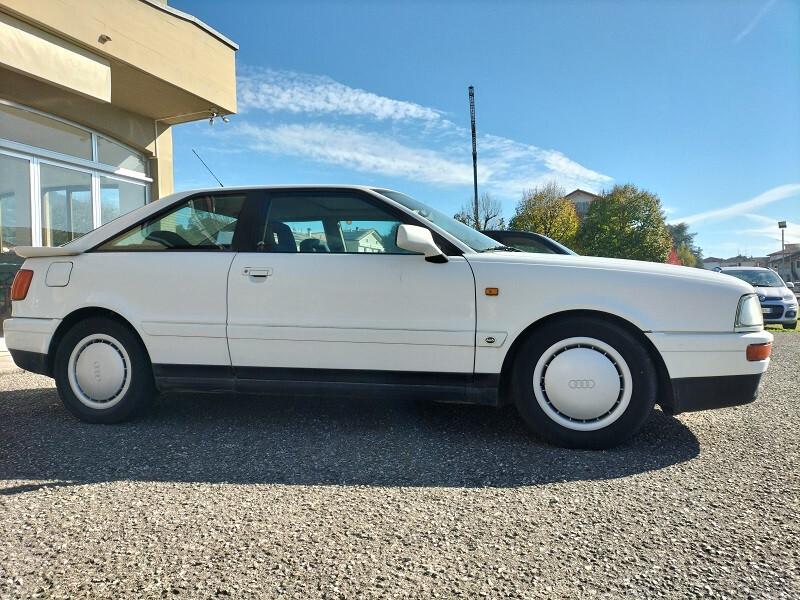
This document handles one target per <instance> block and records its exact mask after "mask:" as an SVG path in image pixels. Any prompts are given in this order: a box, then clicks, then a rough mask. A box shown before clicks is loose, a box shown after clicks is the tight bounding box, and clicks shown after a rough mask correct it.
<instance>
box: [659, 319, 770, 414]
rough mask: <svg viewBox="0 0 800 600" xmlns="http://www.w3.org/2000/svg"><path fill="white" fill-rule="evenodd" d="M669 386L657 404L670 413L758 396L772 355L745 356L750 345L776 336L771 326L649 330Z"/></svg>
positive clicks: (728, 403) (748, 399) (764, 342)
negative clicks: (752, 358) (707, 330)
mask: <svg viewBox="0 0 800 600" xmlns="http://www.w3.org/2000/svg"><path fill="white" fill-rule="evenodd" d="M647 337H648V338H649V339H650V341H651V342H653V345H654V346H655V347H656V350H658V352H659V354H660V355H661V358H662V359H663V360H664V366H665V367H666V369H667V375H668V376H669V379H670V385H669V386H667V387H666V388H665V389H662V390H661V393H660V397H659V404H660V405H661V408H662V409H663V410H664V412H666V413H668V414H673V415H676V414H679V413H682V412H689V411H695V410H707V409H710V408H723V407H726V406H739V405H741V404H747V403H749V402H752V401H753V400H755V399H756V396H757V393H758V384H759V382H760V381H761V376H762V375H763V374H764V372H765V371H766V370H767V367H768V366H769V359H766V360H756V361H749V360H747V347H748V346H751V345H756V344H767V343H770V342H772V341H773V336H772V334H771V333H769V332H768V331H755V332H750V333H733V332H731V333H649V334H647Z"/></svg>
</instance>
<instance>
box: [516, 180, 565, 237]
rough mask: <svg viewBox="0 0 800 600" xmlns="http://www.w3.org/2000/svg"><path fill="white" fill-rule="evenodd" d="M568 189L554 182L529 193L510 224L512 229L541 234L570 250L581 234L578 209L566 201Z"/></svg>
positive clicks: (523, 197) (520, 203)
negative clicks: (579, 232)
mask: <svg viewBox="0 0 800 600" xmlns="http://www.w3.org/2000/svg"><path fill="white" fill-rule="evenodd" d="M564 195H565V193H564V188H562V187H561V186H559V185H558V184H557V183H555V182H554V181H552V182H550V183H547V184H545V185H543V186H541V187H535V188H533V189H531V190H528V191H527V192H525V193H524V194H523V196H522V200H520V201H519V204H517V209H516V212H515V213H514V216H513V217H512V218H511V221H510V222H509V227H510V228H511V229H520V230H523V231H533V232H535V233H541V234H542V235H546V236H547V237H549V238H552V239H554V240H556V241H558V242H561V243H562V244H565V245H567V246H569V245H571V244H572V243H573V242H574V241H575V235H576V234H577V233H578V225H579V223H580V220H579V219H578V213H577V212H576V211H575V205H574V204H572V202H570V201H569V200H567V199H566V198H564Z"/></svg>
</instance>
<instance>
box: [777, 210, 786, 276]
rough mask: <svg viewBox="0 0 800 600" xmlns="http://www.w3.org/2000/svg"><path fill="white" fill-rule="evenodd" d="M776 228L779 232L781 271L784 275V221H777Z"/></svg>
mask: <svg viewBox="0 0 800 600" xmlns="http://www.w3.org/2000/svg"><path fill="white" fill-rule="evenodd" d="M778 228H779V229H780V230H781V269H783V274H784V275H785V274H786V244H785V243H784V240H783V232H784V231H786V221H778Z"/></svg>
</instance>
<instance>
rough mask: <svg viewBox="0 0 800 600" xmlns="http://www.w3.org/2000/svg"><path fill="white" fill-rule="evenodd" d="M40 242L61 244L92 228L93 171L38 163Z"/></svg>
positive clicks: (51, 244)
mask: <svg viewBox="0 0 800 600" xmlns="http://www.w3.org/2000/svg"><path fill="white" fill-rule="evenodd" d="M40 165H41V166H40V171H39V181H40V185H41V194H42V245H43V246H62V245H64V244H66V243H67V242H71V241H72V240H74V239H75V238H78V237H80V236H82V235H83V234H85V233H88V232H89V231H91V230H92V228H93V217H92V174H91V173H90V172H89V171H79V170H77V169H71V168H70V169H68V168H65V167H59V166H56V165H52V164H49V163H44V162H40Z"/></svg>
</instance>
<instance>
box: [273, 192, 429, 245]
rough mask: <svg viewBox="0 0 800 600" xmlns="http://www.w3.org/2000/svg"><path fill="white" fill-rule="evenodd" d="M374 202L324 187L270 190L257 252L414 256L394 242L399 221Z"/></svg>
mask: <svg viewBox="0 0 800 600" xmlns="http://www.w3.org/2000/svg"><path fill="white" fill-rule="evenodd" d="M379 202H380V201H379V200H375V202H374V203H373V202H370V201H369V200H367V199H365V198H363V197H361V196H359V195H357V194H353V193H344V192H339V193H332V192H328V191H325V190H321V191H319V192H304V193H296V194H291V193H286V194H281V193H274V194H272V195H271V198H270V201H269V209H268V214H267V218H266V222H265V225H264V230H263V235H261V238H260V240H259V241H258V249H259V251H261V252H298V253H334V254H415V253H414V252H409V251H408V250H403V249H402V248H399V247H398V246H397V244H396V239H397V228H398V227H399V226H400V225H401V224H402V223H404V222H406V221H404V220H401V218H400V217H398V216H397V215H396V214H394V213H393V212H392V211H391V210H389V209H387V208H385V207H381V206H380V205H379Z"/></svg>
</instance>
